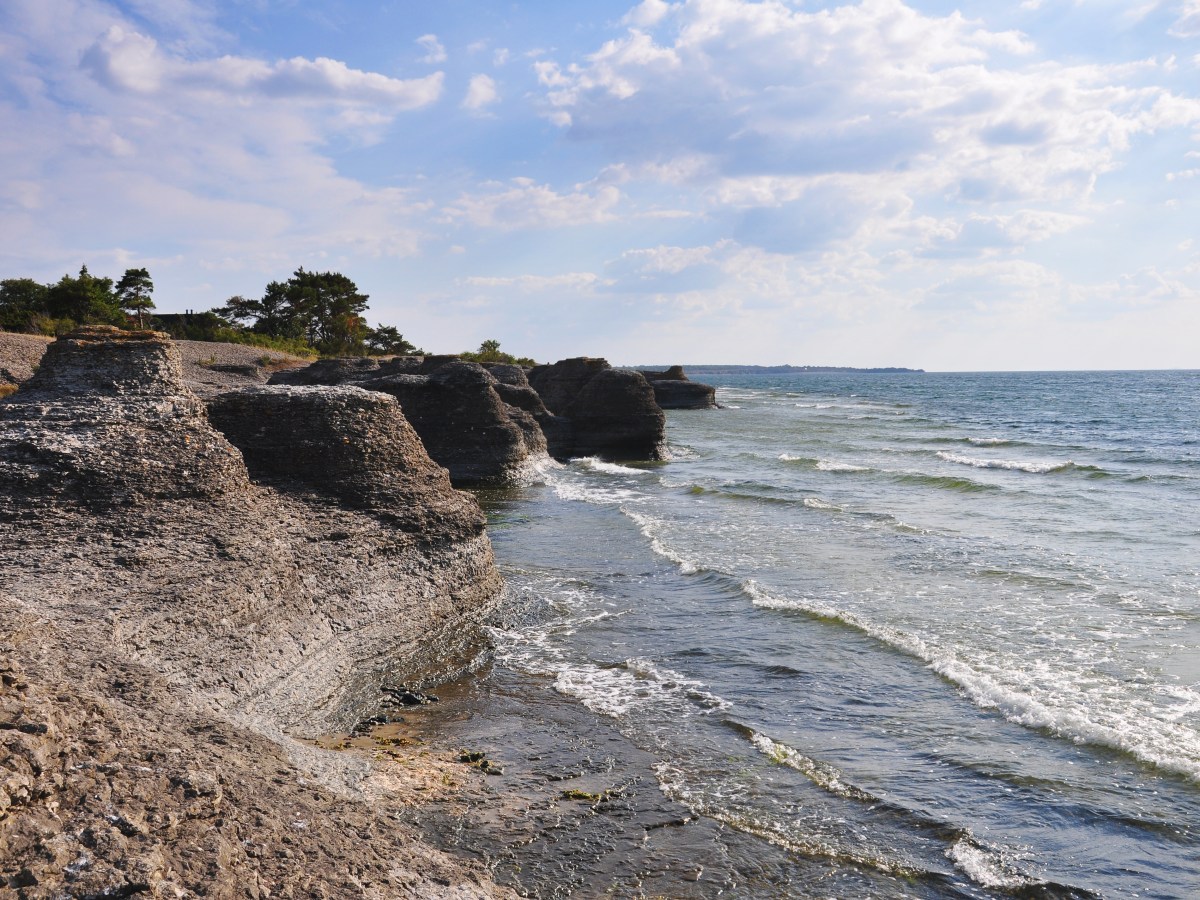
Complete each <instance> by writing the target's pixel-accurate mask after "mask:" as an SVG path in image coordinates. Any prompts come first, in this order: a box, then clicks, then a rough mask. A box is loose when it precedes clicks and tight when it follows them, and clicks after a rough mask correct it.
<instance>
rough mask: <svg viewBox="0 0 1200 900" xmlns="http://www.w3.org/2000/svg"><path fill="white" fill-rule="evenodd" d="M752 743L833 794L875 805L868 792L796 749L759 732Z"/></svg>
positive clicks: (833, 769) (771, 757)
mask: <svg viewBox="0 0 1200 900" xmlns="http://www.w3.org/2000/svg"><path fill="white" fill-rule="evenodd" d="M750 743H752V744H753V745H754V748H755V749H756V750H758V752H759V753H761V754H763V756H766V757H767V758H768V759H771V760H774V761H775V762H777V763H779V764H780V765H783V766H787V767H788V768H789V769H795V770H796V771H797V772H799V773H800V774H801V775H803V776H804V777H805V778H807V779H809V780H810V781H812V782H813V783H814V784H816V785H818V786H819V787H822V788H824V789H825V790H827V791H829V792H830V793H832V794H837V795H838V796H839V797H846V798H848V799H851V800H861V801H863V802H865V803H873V802H875V800H876V798H875V797H872V796H871V795H870V794H868V793H867V792H866V791H863V790H860V789H858V788H856V787H855V786H854V785H852V784H847V783H846V782H845V781H843V780H842V774H841V772H839V771H838V770H837V769H835V768H834V767H833V766H830V765H827V764H826V763H821V762H817V761H816V760H815V759H811V758H810V757H807V756H805V755H804V754H803V753H801V752H800V751H799V750H796V749H795V748H794V747H789V746H788V745H787V744H781V743H780V742H779V741H774V740H772V739H771V738H769V737H767V736H766V735H765V734H759V733H758V732H757V731H755V732H751V737H750Z"/></svg>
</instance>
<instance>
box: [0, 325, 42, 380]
mask: <svg viewBox="0 0 1200 900" xmlns="http://www.w3.org/2000/svg"><path fill="white" fill-rule="evenodd" d="M49 343H50V338H44V337H41V336H40V335H36V334H10V333H9V332H7V331H0V384H20V383H21V382H22V381H24V380H25V379H26V378H28V377H29V376H31V375H32V374H33V369H34V367H35V366H36V365H37V364H38V361H39V360H40V359H41V358H42V354H43V353H45V352H46V345H47V344H49Z"/></svg>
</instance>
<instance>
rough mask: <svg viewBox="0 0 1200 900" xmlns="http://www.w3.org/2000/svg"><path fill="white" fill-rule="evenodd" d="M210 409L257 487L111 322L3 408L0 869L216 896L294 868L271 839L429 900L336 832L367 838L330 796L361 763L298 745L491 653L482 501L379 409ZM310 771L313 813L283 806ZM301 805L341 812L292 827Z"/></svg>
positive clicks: (260, 403)
mask: <svg viewBox="0 0 1200 900" xmlns="http://www.w3.org/2000/svg"><path fill="white" fill-rule="evenodd" d="M214 408H220V410H221V411H222V412H221V416H222V418H221V421H222V422H224V423H225V426H226V427H228V429H229V434H230V435H231V436H232V437H233V439H234V440H235V441H237V442H240V443H241V444H242V445H243V446H244V447H245V448H246V449H245V453H246V457H247V459H249V460H250V461H251V464H250V468H249V469H247V467H246V465H245V464H244V463H243V456H242V453H240V452H239V451H238V449H236V448H235V446H233V444H231V443H230V441H229V440H227V439H226V437H225V436H224V435H223V434H222V433H221V432H219V431H218V430H216V429H214V428H213V427H212V426H211V425H210V424H209V421H208V419H207V418H206V414H205V410H204V407H203V405H202V404H201V403H200V401H199V400H197V399H196V398H195V397H194V396H193V395H191V394H190V392H189V391H188V390H187V388H186V387H185V386H184V384H183V382H182V377H181V374H180V368H179V359H178V355H177V354H176V353H175V350H174V348H173V346H172V345H171V343H170V341H169V340H168V339H167V338H166V337H165V336H164V335H158V334H154V333H145V332H143V333H123V332H114V331H112V330H106V329H84V330H80V331H78V332H75V333H73V334H72V335H69V336H68V337H67V338H64V339H61V340H60V341H58V342H57V343H56V344H54V345H52V346H51V348H50V350H49V351H48V352H47V354H46V356H45V358H44V360H43V362H42V365H41V367H40V368H39V369H38V371H37V373H36V375H35V376H34V378H33V379H31V380H30V381H29V382H28V383H27V384H26V385H25V386H24V387H23V388H22V389H21V390H20V391H18V392H17V393H16V394H14V395H13V396H12V397H11V398H9V399H8V400H6V401H4V402H0V645H2V646H3V654H2V655H3V660H4V662H5V664H6V665H8V666H10V668H11V670H12V671H11V672H10V673H9V674H5V676H4V679H3V685H2V686H0V687H2V689H3V690H2V691H0V695H2V696H0V700H2V702H3V706H4V711H5V712H4V717H3V720H4V721H5V722H13V723H16V724H14V726H13V728H12V729H8V730H6V729H0V743H2V744H3V746H0V787H3V791H2V792H0V807H7V808H0V876H2V877H3V878H7V879H10V881H9V884H10V886H11V885H16V884H18V882H14V881H12V880H11V879H18V880H19V885H20V886H24V887H28V888H29V889H30V890H31V891H32V890H34V889H35V888H36V889H37V891H40V893H37V892H34V893H29V894H28V896H30V897H33V896H76V895H79V896H83V895H84V894H87V895H94V896H128V895H130V893H145V894H147V895H148V896H151V895H152V896H183V895H185V894H184V893H181V892H188V891H190V892H193V893H205V892H207V890H208V889H209V887H211V886H212V885H213V884H217V883H221V879H222V878H224V879H226V880H228V878H229V876H228V874H227V873H230V872H234V873H237V872H242V873H254V872H256V871H268V870H270V871H272V872H277V870H278V869H279V867H278V866H266V867H265V868H264V867H263V866H262V864H260V863H259V862H258V860H257V851H253V852H252V849H253V841H252V838H253V836H254V835H255V834H263V835H265V834H273V835H274V836H275V838H276V839H278V840H281V841H282V840H284V837H286V840H287V842H288V843H289V846H291V847H292V848H294V850H295V851H296V852H297V853H299V854H301V855H304V856H307V855H310V854H311V857H312V859H314V860H315V859H317V858H322V859H324V860H325V861H326V864H329V865H335V866H342V867H343V868H341V869H336V870H335V869H328V870H323V871H320V872H316V873H314V872H312V871H309V872H307V873H301V874H303V875H304V876H305V877H306V878H308V879H309V882H308V883H310V884H311V885H313V889H314V890H315V887H316V886H318V885H322V884H333V883H335V882H334V880H333V879H343V878H344V877H345V876H346V873H347V872H348V871H349V870H348V869H347V868H345V867H346V866H350V868H351V869H353V868H356V867H357V868H358V869H359V870H361V871H368V870H369V871H370V872H371V873H372V876H371V877H372V878H374V879H375V880H376V883H377V885H380V886H383V890H382V893H381V894H380V895H381V896H437V895H439V894H440V893H441V889H440V888H438V887H437V886H436V885H430V884H428V883H425V882H424V876H423V875H421V874H420V873H414V872H413V871H411V870H407V871H400V869H403V866H402V865H401V867H400V869H397V868H396V865H394V864H392V863H386V864H385V863H384V862H381V861H380V859H379V853H378V852H376V850H382V849H383V848H382V845H380V846H379V847H377V848H376V849H375V850H371V849H369V848H366V847H363V848H359V849H358V850H357V851H356V849H355V847H354V846H353V845H352V843H349V842H346V841H345V840H342V839H341V838H339V837H338V834H337V831H338V828H339V826H338V825H337V822H338V821H340V816H341V815H343V814H344V815H345V816H346V817H347V819H346V821H357V822H359V825H360V827H361V828H362V829H364V831H363V833H367V832H372V833H373V832H375V831H376V830H377V828H376V825H375V824H373V823H374V821H375V820H374V817H373V814H372V813H370V812H369V810H367V809H366V808H365V807H363V806H361V805H355V803H354V802H351V800H346V799H344V798H343V799H341V800H339V799H338V797H339V795H347V794H351V795H352V794H353V793H354V792H355V791H356V790H357V788H356V787H354V785H355V784H356V783H357V781H358V780H359V779H361V778H362V777H363V776H364V775H365V774H366V772H365V768H364V765H363V763H361V762H354V761H353V760H350V759H348V758H345V757H340V756H336V755H334V754H328V753H323V752H320V751H316V750H315V749H313V748H312V747H311V746H309V745H306V744H302V743H298V742H296V741H295V740H292V739H289V738H285V737H284V730H285V729H286V730H287V731H288V732H289V733H292V734H299V735H316V734H319V733H326V732H328V731H330V730H334V729H337V728H342V727H346V726H348V725H350V724H352V723H353V722H355V721H357V719H358V718H359V717H360V716H361V715H362V713H363V711H364V710H367V709H373V708H374V707H375V704H376V703H377V702H378V700H379V698H380V689H381V687H382V686H385V685H386V684H388V683H390V684H393V685H395V684H409V685H419V684H420V683H421V680H422V679H423V678H429V677H433V676H436V675H440V674H444V673H447V672H450V671H455V670H457V669H459V668H460V667H461V666H462V664H463V660H464V659H467V658H470V657H471V656H473V655H474V654H475V653H477V652H478V647H479V637H478V635H479V629H480V625H481V622H482V620H483V618H484V617H485V616H486V615H487V614H488V613H489V612H490V611H491V609H492V608H493V607H494V605H495V603H496V602H497V600H498V598H499V592H500V588H501V585H500V580H499V577H498V575H497V573H496V570H495V566H494V563H493V559H492V554H491V548H490V544H489V542H488V539H487V536H486V535H485V534H484V533H483V519H482V516H481V515H480V512H479V509H478V507H477V505H476V504H475V502H474V501H473V500H472V499H471V498H469V497H467V496H465V495H462V494H460V493H458V492H456V491H454V490H453V489H452V488H451V487H450V484H449V482H448V480H447V478H446V476H445V473H444V472H442V470H440V469H439V468H438V467H437V466H435V465H434V464H433V463H432V462H431V461H430V460H429V458H428V456H427V454H425V453H424V450H423V448H421V446H420V444H419V442H418V441H416V439H415V436H414V434H413V432H412V429H411V428H409V427H408V426H407V424H406V423H405V422H404V420H403V417H402V416H401V414H400V412H399V408H398V407H397V405H396V403H395V402H394V401H392V400H391V399H389V398H386V397H382V396H380V395H377V394H368V393H366V392H363V391H357V390H354V389H339V390H334V391H328V390H324V389H308V390H305V389H302V388H290V389H289V388H275V389H266V388H260V389H251V390H248V391H245V392H239V393H237V394H235V395H233V396H231V397H228V398H224V399H223V400H222V401H221V402H220V403H218V404H215V407H214ZM293 442H294V443H296V444H298V445H299V450H298V452H297V453H296V454H295V455H294V456H290V455H289V453H288V451H287V449H286V445H288V444H289V443H293ZM359 442H365V443H366V444H367V446H361V445H358V443H359ZM13 672H15V673H16V674H12V673H13ZM68 673H69V674H68ZM23 679H26V680H28V681H29V682H30V683H29V684H26V685H25V688H26V691H25V693H24V694H21V692H20V690H18V688H19V686H20V685H21V684H22V683H23V681H22V680H23ZM39 697H40V698H41V699H37V698H39ZM35 700H36V702H35ZM60 701H62V702H61V703H60ZM14 704H16V705H15V706H14ZM63 704H65V705H63ZM10 707H12V708H10ZM21 710H25V711H24V712H22V711H21ZM22 723H24V724H22ZM25 724H27V725H28V728H27V729H26V730H21V729H22V728H23V727H24V725H25ZM18 726H20V727H18ZM208 735H212V737H211V742H210V738H209V737H207V736H208ZM84 736H87V738H88V740H93V738H94V740H93V743H92V744H87V745H81V744H80V743H79V742H80V740H81V738H82V737H84ZM218 738H219V743H217V741H218ZM14 742H15V743H14ZM170 748H175V749H174V750H171V749H170ZM181 748H182V752H185V753H187V754H188V756H187V758H186V759H183V758H181V757H179V756H177V755H172V754H174V753H176V752H177V751H180V750H181ZM163 754H166V755H165V756H164V755H163ZM60 759H61V760H73V762H71V763H70V765H66V764H65V763H64V764H63V766H61V767H60V766H59V763H58V762H57V760H60ZM106 760H107V761H106ZM98 766H107V767H108V768H105V769H103V770H101V769H97V768H96V767H98ZM260 767H262V768H261V769H260ZM60 768H61V770H62V771H60ZM192 770H195V771H192ZM56 772H58V773H59V775H63V776H64V777H58V778H56V777H55V773H56ZM143 772H144V773H145V774H144V775H143V774H140V773H143ZM64 773H65V774H64ZM271 779H274V782H272V781H271ZM305 780H307V781H308V783H309V785H310V788H309V789H308V790H307V792H305V797H307V799H305V797H301V796H300V793H302V792H300V791H299V789H292V788H291V787H285V785H293V784H296V783H304V781H305ZM222 785H225V786H226V787H225V793H224V797H223V795H222V787H221V786H222ZM230 785H235V786H236V789H232V788H230ZM9 787H12V788H13V791H16V793H15V794H14V793H13V792H12V791H10V790H9ZM14 798H15V801H14ZM271 798H274V799H271ZM355 802H357V801H355ZM52 804H55V805H57V809H58V812H57V813H56V816H55V817H52V820H51V819H47V818H46V817H45V816H44V815H43V812H44V811H45V810H46V809H48V808H50V809H54V808H56V807H55V806H53V805H52ZM306 804H307V806H309V807H311V808H312V809H313V810H324V812H325V813H326V814H328V815H329V819H328V821H317V820H310V819H307V818H306V819H305V820H304V821H305V825H304V828H303V829H302V830H298V828H297V827H293V826H292V825H289V824H288V823H290V822H292V821H293V820H294V817H295V816H296V814H297V812H296V811H297V810H299V809H302V808H305V805H306ZM314 804H315V805H314ZM339 804H340V806H339ZM347 804H350V805H349V806H347ZM351 807H352V808H351ZM338 809H340V810H341V812H340V813H339V812H338V811H337V810H338ZM164 816H165V818H163V817H164ZM197 816H199V819H196V817H197ZM160 819H161V821H159V820H160ZM192 820H195V821H196V822H197V824H196V826H195V828H193V829H191V830H189V827H190V826H187V825H186V822H188V821H192ZM156 822H157V823H158V824H155V823H156ZM172 822H173V823H174V824H171V823H172ZM122 823H123V824H122ZM389 827H390V825H389ZM210 838H211V840H210ZM179 842H184V843H179ZM188 842H191V843H188ZM392 843H394V842H392ZM188 846H193V847H200V846H203V847H204V848H207V849H204V850H196V849H192V850H187V849H186V848H187V847H188ZM332 848H340V849H338V850H337V853H341V854H342V857H341V858H342V862H340V863H336V862H335V863H331V862H330V853H331V852H332ZM185 850H186V852H184V851H185ZM135 851H136V852H135ZM280 852H282V851H280ZM289 852H291V851H289ZM356 852H357V853H358V855H357V856H354V854H355V853H356ZM272 853H274V851H272ZM206 854H207V855H206ZM334 855H336V854H334ZM135 857H136V859H135ZM82 858H86V859H87V860H88V862H87V863H86V864H84V865H82V866H77V867H76V869H77V871H74V870H71V868H70V866H71V865H75V864H76V863H77V861H78V860H79V859H82ZM397 858H398V859H401V861H402V862H403V859H404V858H405V856H404V855H403V854H402V855H401V856H400V857H397ZM407 858H408V859H409V861H410V862H411V860H412V857H411V854H409V855H408V856H407ZM351 860H354V862H353V865H352V864H351V862H350V861H351ZM414 865H418V864H415V863H414ZM451 868H453V867H452V866H451ZM392 870H396V872H398V873H399V874H396V872H393V871H392ZM72 871H74V874H72ZM401 876H403V877H401ZM247 877H249V876H247ZM289 877H290V876H289ZM455 877H465V876H463V875H462V873H459V876H455ZM280 878H283V876H282V875H281V876H280ZM72 879H75V881H72ZM122 879H124V880H122ZM130 879H133V880H132V881H131V880H130ZM397 879H399V880H397ZM404 879H408V881H407V882H406V881H404ZM76 882H78V885H82V886H81V887H78V890H76V888H75V887H72V886H71V885H72V884H76ZM237 883H239V881H238V879H236V878H235V879H234V881H233V882H231V885H232V884H237ZM337 883H338V884H340V883H341V882H340V880H339V881H337ZM402 883H405V884H409V883H410V884H414V885H419V884H421V883H424V884H425V886H424V888H421V889H417V888H414V889H413V890H411V891H409V890H401V889H400V886H401V884H402ZM281 884H282V882H281V881H272V882H271V890H272V891H273V895H276V896H277V895H279V891H280V890H281V889H282V888H281V887H280V885H281ZM78 885H77V886H78ZM389 885H390V887H389ZM135 888H136V890H135ZM361 888H362V885H361V884H360V885H359V886H358V888H357V889H355V890H350V889H349V888H347V889H346V890H341V889H337V890H334V891H332V893H333V895H336V896H363V895H364V893H363V892H362V890H361ZM79 891H82V893H79ZM122 891H124V892H125V893H121V892H122ZM300 893H301V895H304V896H312V895H314V894H313V893H311V892H306V891H303V890H302V891H301V892H300ZM466 893H467V894H468V895H469V894H470V893H471V892H470V891H467V892H466ZM187 895H191V894H187Z"/></svg>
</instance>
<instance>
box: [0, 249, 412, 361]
mask: <svg viewBox="0 0 1200 900" xmlns="http://www.w3.org/2000/svg"><path fill="white" fill-rule="evenodd" d="M153 292H154V282H153V281H152V280H151V278H150V272H149V271H148V270H147V269H145V268H139V269H126V270H125V274H124V275H123V276H122V277H121V279H120V280H119V281H117V282H116V283H115V284H114V282H113V279H111V278H97V277H96V276H94V275H92V274H91V273H90V272H88V269H87V266H83V267H82V268H81V269H80V270H79V274H78V275H77V276H72V275H64V276H63V277H62V278H61V279H59V281H57V282H56V283H54V284H41V283H39V282H38V281H36V280H34V279H32V278H9V279H5V280H3V281H0V330H5V331H14V332H24V333H27V334H44V335H61V334H66V333H67V332H68V331H71V330H72V329H74V328H76V327H77V326H79V325H116V326H118V327H121V328H132V327H138V328H141V327H149V328H155V329H157V330H160V331H165V332H167V333H168V334H170V335H171V336H172V337H174V338H177V339H181V340H193V341H225V342H229V343H235V344H249V345H252V346H256V347H263V348H266V349H273V350H281V351H284V352H288V353H295V354H299V355H302V356H314V355H317V354H320V355H323V356H364V355H368V354H371V355H392V354H420V353H423V352H424V351H422V350H420V349H419V348H418V347H416V346H414V345H413V344H412V343H411V342H409V341H407V340H405V338H404V335H402V334H401V333H400V332H399V330H398V329H397V328H396V327H395V326H392V325H382V324H381V325H378V326H376V327H375V328H370V327H368V325H367V320H366V319H365V318H364V317H363V315H362V314H363V312H364V311H365V310H366V307H367V300H368V297H367V295H366V294H363V293H360V292H359V290H358V287H357V285H355V284H354V282H353V281H351V280H350V279H349V278H347V277H346V276H345V275H342V274H341V273H339V272H307V271H305V270H304V269H303V268H299V269H297V270H296V271H295V272H294V273H293V274H292V277H291V278H289V279H288V280H287V281H272V282H271V283H270V284H268V285H267V287H266V290H265V291H264V292H263V295H262V297H261V298H259V299H247V298H246V297H242V296H235V297H230V298H229V299H228V300H227V301H226V302H225V304H224V305H223V306H219V307H216V308H214V309H210V310H206V311H204V312H192V311H188V312H186V313H166V314H160V315H157V316H154V315H151V314H150V313H151V310H153V309H154V301H153V300H152V299H151V295H152V294H153Z"/></svg>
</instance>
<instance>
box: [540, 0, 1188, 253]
mask: <svg viewBox="0 0 1200 900" xmlns="http://www.w3.org/2000/svg"><path fill="white" fill-rule="evenodd" d="M626 21H627V23H628V24H629V25H630V26H631V27H630V28H629V30H628V31H627V33H626V34H625V35H624V36H622V37H619V38H615V39H613V40H610V41H607V42H605V43H604V44H602V45H601V46H600V47H599V48H598V49H597V50H596V51H594V52H593V53H591V54H590V55H588V56H587V57H586V58H585V59H583V61H581V62H578V63H571V64H567V65H563V64H561V63H558V62H556V61H554V60H549V59H546V60H539V61H538V62H537V63H536V64H535V66H534V69H535V73H536V75H537V77H538V80H539V83H540V84H541V86H542V88H543V96H544V103H545V107H544V110H545V114H546V115H547V116H548V117H549V118H550V119H551V120H552V121H554V122H555V123H557V124H559V125H560V126H562V127H563V128H565V129H566V130H567V133H568V135H570V136H571V137H572V138H573V139H575V140H579V141H588V142H595V143H599V144H601V145H603V146H604V147H605V148H607V150H608V152H609V153H611V154H612V155H614V156H615V157H617V159H618V161H619V164H621V165H624V166H626V167H627V170H628V171H630V172H634V171H637V172H640V173H641V175H642V176H643V177H651V174H650V173H651V172H652V169H653V168H654V167H657V168H659V169H660V170H661V171H663V172H664V173H665V172H669V171H670V170H672V169H676V170H686V171H687V172H689V173H691V176H692V183H693V185H695V186H699V187H701V188H703V189H704V190H705V196H706V197H707V198H708V200H709V202H710V203H711V204H712V206H713V207H714V208H725V207H729V206H735V207H738V208H741V209H744V210H745V212H743V213H741V214H739V215H740V221H741V225H740V226H739V228H740V229H741V230H740V231H739V232H738V233H737V236H738V237H739V239H740V240H744V241H756V240H758V241H761V245H762V246H764V247H767V248H768V249H776V250H786V249H788V246H787V245H788V244H789V243H791V244H792V245H793V246H792V249H799V248H802V247H812V246H817V245H819V244H821V243H824V241H823V240H821V237H820V236H821V233H822V232H824V233H825V234H827V235H830V236H833V237H836V236H838V235H839V234H840V236H842V237H845V236H847V235H849V234H852V233H856V232H857V231H858V229H860V228H861V227H863V225H864V223H865V222H866V219H867V218H868V217H870V216H872V215H874V214H876V213H878V212H880V209H879V207H878V204H875V203H874V202H873V201H872V200H871V198H872V197H876V196H881V195H885V194H889V193H895V192H896V191H899V192H902V193H903V194H905V195H906V196H908V197H909V198H912V199H913V200H915V201H916V202H917V203H922V202H927V203H943V202H946V201H949V202H955V203H962V204H990V203H1022V204H1025V205H1028V204H1031V203H1033V204H1038V203H1042V204H1055V203H1062V202H1074V203H1084V202H1086V201H1087V200H1088V198H1089V197H1090V195H1091V193H1092V191H1093V189H1094V186H1095V183H1096V179H1097V178H1099V177H1100V176H1102V175H1104V174H1105V173H1107V172H1110V171H1112V170H1113V169H1114V168H1116V167H1117V166H1118V165H1119V158H1120V155H1121V154H1122V153H1124V152H1125V151H1127V150H1128V148H1129V146H1130V142H1131V141H1132V139H1133V138H1134V137H1135V136H1137V135H1144V134H1148V133H1151V132H1153V131H1155V130H1156V129H1162V128H1168V127H1176V126H1186V125H1189V124H1193V125H1194V124H1196V123H1200V102H1198V101H1197V100H1196V99H1195V98H1188V97H1180V96H1178V95H1174V94H1172V93H1171V92H1170V91H1167V90H1165V89H1163V88H1159V87H1154V86H1134V85H1133V84H1132V83H1131V76H1129V74H1128V73H1126V72H1125V71H1123V70H1122V69H1121V68H1120V67H1117V66H1112V67H1105V66H1094V65H1090V66H1089V65H1078V66H1072V65H1062V64H1056V63H1046V62H1036V63H1026V62H1024V61H1023V57H1024V56H1025V55H1027V54H1029V53H1030V52H1031V50H1032V49H1033V45H1032V42H1031V41H1030V40H1029V39H1028V38H1027V37H1026V36H1025V35H1022V34H1020V33H1017V32H1012V31H991V30H988V29H987V28H985V27H983V26H982V25H981V24H980V23H979V22H975V21H972V20H970V19H968V18H966V17H964V16H963V15H961V14H959V13H952V14H950V15H945V16H939V15H925V14H922V13H920V12H918V11H916V10H914V9H912V8H910V7H909V6H907V5H905V4H904V3H902V2H900V0H869V2H861V3H857V4H847V5H844V6H839V7H836V8H832V9H822V10H815V11H811V12H809V11H805V10H802V9H798V8H796V7H795V6H794V5H787V4H784V3H782V2H778V0H765V2H755V3H751V2H745V0H684V2H680V3H677V4H674V5H670V6H668V5H667V4H665V3H654V2H649V3H643V4H641V5H639V6H638V7H636V8H635V9H634V10H633V11H632V12H631V13H630V14H629V16H628V17H627V19H626ZM667 177H669V176H666V175H664V178H667ZM839 195H841V196H842V197H843V198H844V200H842V201H839V200H838V197H839ZM839 203H840V205H841V206H842V209H841V210H839V209H838V206H839ZM898 209H899V207H898V206H896V205H894V204H893V205H892V206H891V207H889V209H888V210H885V211H884V212H886V213H887V214H889V215H891V214H896V212H897V210H898ZM788 235H791V236H792V237H790V238H789V237H788Z"/></svg>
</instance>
